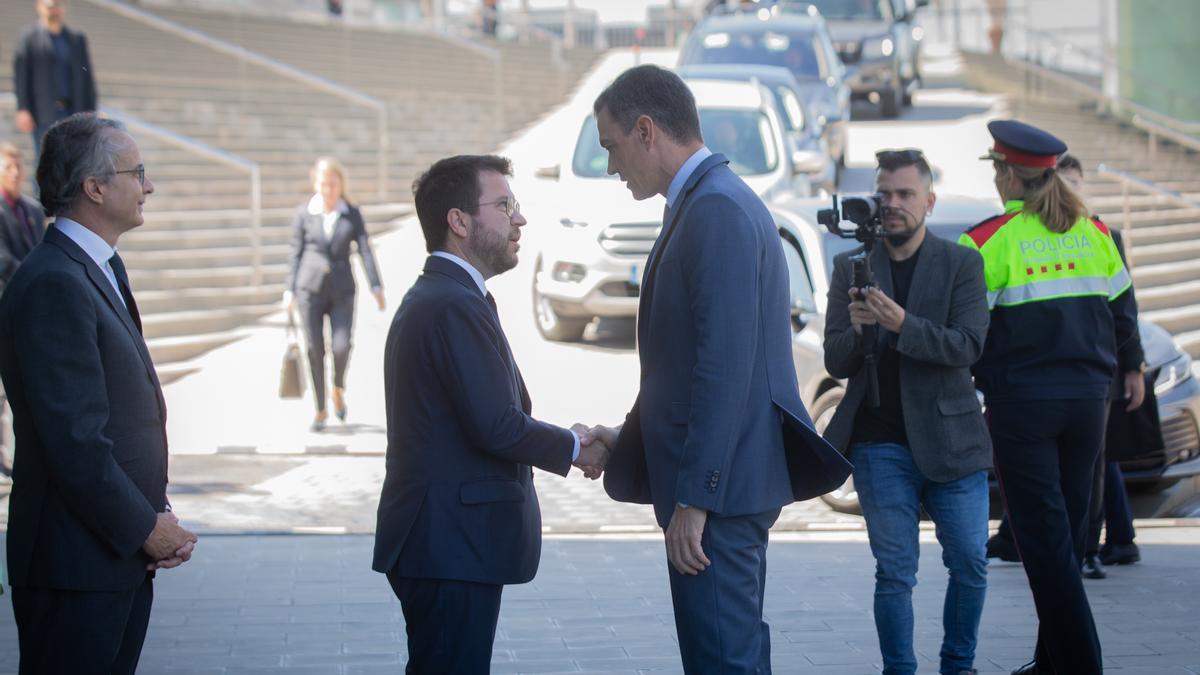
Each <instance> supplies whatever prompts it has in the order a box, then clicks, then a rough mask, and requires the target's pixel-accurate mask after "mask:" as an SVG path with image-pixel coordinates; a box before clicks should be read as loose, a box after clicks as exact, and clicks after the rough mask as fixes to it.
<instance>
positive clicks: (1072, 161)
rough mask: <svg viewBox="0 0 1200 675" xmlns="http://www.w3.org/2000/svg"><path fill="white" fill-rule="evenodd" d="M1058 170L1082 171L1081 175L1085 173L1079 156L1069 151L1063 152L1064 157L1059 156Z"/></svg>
mask: <svg viewBox="0 0 1200 675" xmlns="http://www.w3.org/2000/svg"><path fill="white" fill-rule="evenodd" d="M1058 170H1059V171H1078V172H1079V173H1080V175H1082V174H1083V164H1082V163H1080V161H1079V158H1078V157H1076V156H1075V155H1072V154H1071V153H1069V152H1064V153H1063V154H1062V157H1059V158H1058Z"/></svg>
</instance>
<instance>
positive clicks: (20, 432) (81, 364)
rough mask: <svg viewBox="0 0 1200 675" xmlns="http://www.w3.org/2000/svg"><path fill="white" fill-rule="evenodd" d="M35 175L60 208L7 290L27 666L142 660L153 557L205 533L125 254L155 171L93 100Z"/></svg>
mask: <svg viewBox="0 0 1200 675" xmlns="http://www.w3.org/2000/svg"><path fill="white" fill-rule="evenodd" d="M38 183H39V185H40V186H41V194H42V203H43V204H44V205H45V207H46V210H47V212H48V213H50V214H51V215H53V216H55V222H54V225H53V226H52V227H50V229H49V230H48V231H47V232H46V237H45V240H44V241H43V242H42V243H41V244H40V245H39V246H38V247H37V248H35V249H34V251H33V252H32V253H30V254H29V256H28V257H27V258H25V261H24V262H23V263H22V264H21V267H20V269H18V270H17V273H16V274H15V275H14V276H13V278H12V281H10V282H9V284H8V288H7V289H6V290H5V291H4V295H3V296H2V297H0V376H2V377H3V379H4V388H5V390H6V391H7V392H8V398H9V403H10V405H12V410H13V420H14V427H15V429H16V440H17V446H18V452H17V453H16V460H15V464H14V466H13V487H12V494H11V497H10V501H9V518H8V573H9V574H8V576H9V583H11V584H12V587H13V594H12V605H13V614H14V615H15V617H16V623H17V632H18V640H19V646H20V650H21V663H20V672H21V673H22V675H25V674H29V675H32V674H34V673H37V674H39V675H42V674H46V673H73V674H74V673H96V674H97V675H99V674H100V673H106V674H107V673H133V672H134V671H135V669H136V668H137V662H138V657H139V655H140V653H141V648H142V642H143V640H144V639H145V635H146V626H147V623H148V622H149V619H150V605H151V602H152V600H153V586H152V582H151V580H152V578H153V575H154V571H155V570H156V569H161V568H166V567H174V566H177V565H179V564H182V563H183V562H185V561H186V560H188V559H189V558H190V557H191V554H192V547H193V546H194V544H195V542H196V536H195V535H193V534H192V533H190V532H188V531H187V530H185V529H183V528H182V527H180V526H179V521H178V519H176V517H175V516H174V515H173V514H172V513H171V512H170V507H169V505H168V503H167V496H166V484H167V436H166V408H165V406H164V403H163V396H162V390H161V389H160V387H159V384H158V377H157V376H156V374H155V371H154V364H153V363H152V362H151V361H150V353H149V351H147V349H146V344H145V342H144V341H143V340H142V334H141V320H140V318H139V316H138V311H137V303H136V302H135V301H134V297H133V294H132V293H131V291H130V289H129V279H128V276H127V275H126V273H125V265H124V264H123V263H122V262H121V258H120V256H118V255H117V254H116V244H117V239H118V238H119V237H120V236H121V235H122V234H123V233H125V232H127V231H129V230H131V229H133V228H135V227H137V226H139V225H141V224H142V204H143V202H144V201H145V199H146V196H147V195H149V194H150V193H151V192H153V191H154V185H153V184H152V183H151V182H150V181H149V180H147V179H145V173H144V168H143V166H142V160H141V155H140V153H139V152H138V147H137V144H136V143H135V142H134V140H133V138H131V137H130V136H129V135H128V134H127V133H125V131H124V129H123V127H122V125H121V124H120V123H118V122H114V121H111V120H103V119H99V118H97V117H96V116H95V115H94V114H83V113H81V114H79V115H75V116H72V117H69V118H67V119H66V120H63V121H62V122H60V123H58V124H56V125H55V126H54V127H52V128H51V129H50V132H49V133H48V134H47V135H46V146H45V151H44V152H43V154H42V159H41V163H40V164H39V166H38Z"/></svg>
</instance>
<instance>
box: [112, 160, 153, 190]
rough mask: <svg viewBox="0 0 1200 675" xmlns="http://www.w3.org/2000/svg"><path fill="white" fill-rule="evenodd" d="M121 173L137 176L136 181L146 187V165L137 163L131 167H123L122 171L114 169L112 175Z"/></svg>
mask: <svg viewBox="0 0 1200 675" xmlns="http://www.w3.org/2000/svg"><path fill="white" fill-rule="evenodd" d="M123 173H131V174H133V175H134V176H136V177H137V180H138V183H140V184H141V186H142V187H146V165H145V164H138V165H137V166H136V167H134V168H132V169H125V170H124V171H114V172H113V175H114V176H119V175H121V174H123Z"/></svg>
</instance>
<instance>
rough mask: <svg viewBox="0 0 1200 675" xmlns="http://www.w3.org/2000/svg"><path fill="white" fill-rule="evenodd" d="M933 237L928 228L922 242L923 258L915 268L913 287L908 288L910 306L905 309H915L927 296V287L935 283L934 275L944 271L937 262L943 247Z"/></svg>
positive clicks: (921, 251)
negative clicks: (933, 240)
mask: <svg viewBox="0 0 1200 675" xmlns="http://www.w3.org/2000/svg"><path fill="white" fill-rule="evenodd" d="M932 237H933V234H931V233H930V232H929V231H928V230H927V231H926V232H925V241H924V242H922V243H921V248H920V254H921V260H920V261H918V262H917V268H916V269H915V270H913V280H912V287H911V288H909V289H908V306H907V307H905V308H904V310H905V311H915V310H916V309H917V308H918V306H919V305H920V304H921V298H923V297H924V296H925V289H926V288H927V287H928V286H929V284H932V283H934V280H933V277H934V275H935V274H941V273H942V269H941V264H940V263H939V262H935V261H937V260H938V259H939V258H941V257H942V248H941V247H940V246H938V245H937V244H938V243H939V242H931V241H930V239H931V238H932Z"/></svg>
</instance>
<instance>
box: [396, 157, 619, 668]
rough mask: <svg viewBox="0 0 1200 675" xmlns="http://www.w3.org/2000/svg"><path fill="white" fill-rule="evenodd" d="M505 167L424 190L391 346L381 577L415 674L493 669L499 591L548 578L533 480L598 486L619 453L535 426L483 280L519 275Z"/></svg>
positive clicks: (471, 166)
mask: <svg viewBox="0 0 1200 675" xmlns="http://www.w3.org/2000/svg"><path fill="white" fill-rule="evenodd" d="M511 174H512V169H511V166H510V164H509V161H508V160H507V159H505V158H503V157H495V156H479V155H464V156H458V157H450V158H448V159H443V160H441V161H439V162H437V163H436V164H434V165H433V166H432V167H431V168H430V169H429V171H427V172H426V173H425V174H424V175H423V176H421V177H420V178H419V179H418V180H417V181H416V183H415V184H414V188H413V192H414V197H415V202H416V207H417V217H418V218H419V220H420V221H421V229H422V231H423V232H424V234H425V245H426V248H427V249H428V250H429V252H430V254H431V255H430V256H429V259H428V260H427V261H426V263H425V269H424V271H423V272H422V274H421V276H420V277H419V278H418V279H417V281H416V283H415V284H413V287H412V288H411V289H410V290H409V291H408V293H407V294H406V295H405V296H404V301H403V302H402V303H401V304H400V308H399V309H398V310H397V311H396V316H395V318H394V319H393V320H392V326H391V329H390V330H389V331H388V337H387V345H386V348H385V351H384V366H383V367H384V394H385V397H386V405H387V430H388V447H387V475H386V476H385V478H384V483H383V492H382V494H381V495H380V499H379V521H378V526H377V528H376V534H375V560H374V564H373V567H374V569H375V571H377V572H383V573H384V574H386V575H387V578H388V582H389V583H390V584H391V586H392V590H393V591H395V593H396V597H398V598H399V599H400V605H401V608H402V609H403V611H404V621H405V624H406V628H407V632H408V670H407V672H409V673H456V674H467V675H470V674H472V673H487V672H488V671H489V669H490V666H491V659H492V642H493V640H494V638H495V635H496V622H497V619H498V617H499V614H500V595H501V592H502V590H503V588H504V584H522V583H525V582H527V581H529V580H531V579H533V576H534V574H535V573H537V568H538V560H539V557H540V556H541V548H542V517H541V512H540V511H539V509H538V501H537V493H536V492H535V491H534V489H533V469H532V467H535V466H536V467H538V468H539V469H543V470H545V471H550V472H553V473H557V474H559V475H563V476H565V475H566V474H567V472H568V471H570V469H571V464H572V462H574V463H575V464H576V465H577V466H580V467H581V468H583V469H584V470H585V472H586V473H587V475H589V476H590V477H591V478H597V477H599V473H598V471H599V469H600V468H601V467H602V466H603V464H604V461H605V459H606V457H607V454H608V450H607V448H606V447H605V446H604V444H603V443H600V442H590V441H591V437H590V436H589V438H588V440H589V442H590V443H589V444H586V445H585V446H584V447H581V446H580V438H579V432H584V431H586V428H585V427H583V426H582V425H576V429H578V431H575V430H567V429H563V428H560V427H556V426H552V425H550V424H546V423H544V422H539V421H537V420H535V419H533V418H532V417H531V416H530V410H531V407H530V400H529V392H528V391H527V390H526V388H525V381H524V380H523V379H522V378H521V371H520V370H518V369H517V364H516V362H515V361H514V359H513V355H512V350H511V349H510V348H509V344H508V340H507V338H506V337H505V336H504V329H503V328H502V327H501V325H500V319H499V317H498V315H497V313H496V303H495V300H494V299H493V298H492V294H491V293H489V292H488V290H487V287H486V286H485V285H484V281H485V280H486V279H488V278H490V277H492V276H495V275H497V274H500V273H502V272H506V271H508V270H510V269H512V268H513V267H515V266H516V264H517V251H518V249H519V248H520V244H519V243H517V240H518V239H520V237H521V227H523V226H524V225H525V218H524V217H523V216H522V215H521V209H520V206H519V205H518V204H517V200H516V198H515V197H514V196H513V194H512V190H511V189H510V187H509V185H508V180H507V179H506V176H509V175H511Z"/></svg>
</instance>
